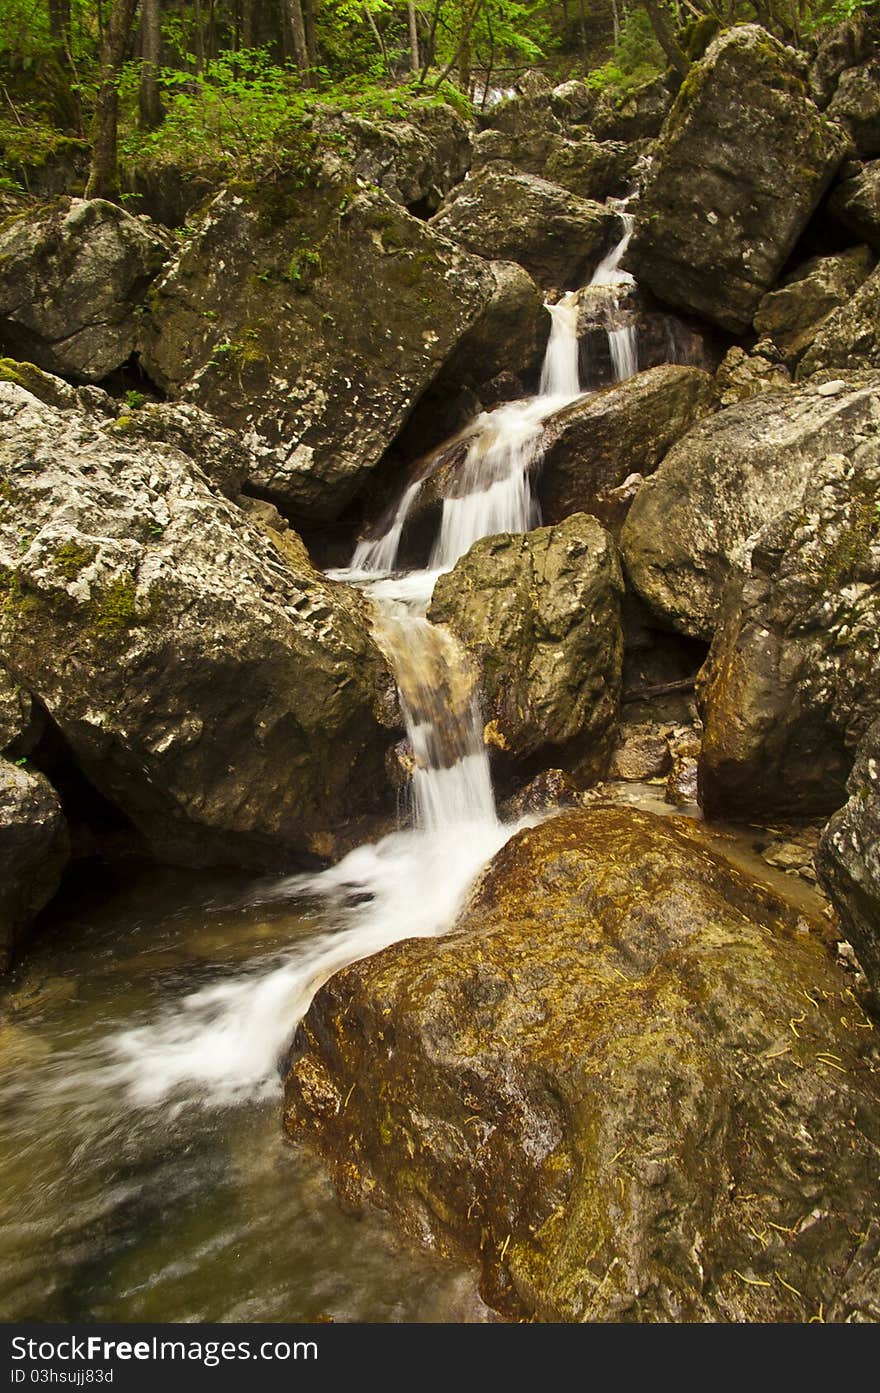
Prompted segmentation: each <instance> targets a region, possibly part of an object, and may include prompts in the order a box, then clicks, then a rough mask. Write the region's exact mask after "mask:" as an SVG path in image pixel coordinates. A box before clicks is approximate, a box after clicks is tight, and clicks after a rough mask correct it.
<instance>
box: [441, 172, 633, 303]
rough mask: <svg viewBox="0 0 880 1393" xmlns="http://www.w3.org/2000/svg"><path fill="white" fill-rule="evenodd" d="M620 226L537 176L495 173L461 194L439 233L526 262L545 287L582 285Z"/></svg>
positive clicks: (446, 208)
mask: <svg viewBox="0 0 880 1393" xmlns="http://www.w3.org/2000/svg"><path fill="white" fill-rule="evenodd" d="M617 225H618V219H617V216H616V214H615V213H614V212H612V211H610V210H608V209H607V208H604V207H603V206H602V205H601V204H598V203H592V202H590V201H589V200H588V199H585V198H578V196H577V195H576V194H572V193H569V192H568V191H567V190H565V189H562V188H560V187H559V186H558V185H557V184H551V183H549V182H548V180H546V179H539V178H537V177H536V176H535V175H530V174H503V173H497V172H496V171H495V170H494V169H492V168H491V167H490V168H488V169H485V170H483V171H482V172H481V173H479V174H476V175H474V176H473V178H471V179H468V180H466V182H465V183H464V184H462V185H460V186H459V188H457V189H455V190H454V192H453V193H452V195H451V196H450V198H448V199H447V201H446V202H445V203H444V204H443V206H442V207H441V209H440V211H439V213H437V215H436V217H434V218H432V219H431V227H432V228H433V229H434V231H435V232H438V233H441V234H442V235H443V236H444V237H450V238H452V239H453V240H454V241H456V242H459V243H460V244H461V245H462V246H463V247H466V248H467V250H468V251H470V252H474V253H476V254H477V255H478V256H485V257H488V258H490V259H491V260H500V261H518V262H519V264H520V265H521V266H524V267H525V268H526V270H527V271H528V272H529V274H530V275H531V276H533V277H534V279H535V280H536V281H537V282H538V284H539V285H542V286H545V287H547V286H555V287H558V288H560V289H569V288H572V287H575V286H578V285H581V284H582V283H583V282H584V281H585V280H586V279H587V278H588V274H589V272H590V271H591V270H592V269H593V267H594V266H595V265H596V264H597V263H598V261H599V260H600V258H601V255H602V253H603V252H604V250H605V249H606V247H607V245H608V244H609V242H610V241H611V240H612V238H613V235H614V231H615V228H616V226H617Z"/></svg>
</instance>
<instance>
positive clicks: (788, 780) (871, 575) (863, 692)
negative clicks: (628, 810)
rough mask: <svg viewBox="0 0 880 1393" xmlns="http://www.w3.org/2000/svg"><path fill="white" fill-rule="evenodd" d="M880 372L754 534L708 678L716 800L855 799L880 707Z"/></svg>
mask: <svg viewBox="0 0 880 1393" xmlns="http://www.w3.org/2000/svg"><path fill="white" fill-rule="evenodd" d="M878 387H880V382H878V381H877V380H876V379H875V384H874V389H873V392H872V395H871V398H870V406H871V412H870V414H869V415H863V414H862V413H859V415H858V417H854V416H851V417H850V429H851V437H850V440H849V441H848V453H847V454H844V453H842V452H841V453H835V452H834V451H833V447H832V446H829V448H828V453H827V455H825V457H824V458H818V459H817V460H816V461H815V464H814V468H813V469H812V470H811V473H810V479H809V483H808V487H807V489H806V491H805V493H804V494H803V496H802V497H801V498H800V499H797V497H796V496H795V497H794V498H793V499H792V500H791V502H790V504H789V507H788V508H787V509H786V510H785V512H784V513H783V514H782V516H780V517H778V518H777V519H776V520H774V521H773V522H770V523H768V524H767V526H766V527H764V528H763V529H762V530H761V531H760V532H759V533H758V535H757V537H755V538H753V541H752V547H751V557H750V559H749V560H747V561H745V562H744V564H743V570H742V573H741V574H739V575H736V576H734V577H733V579H732V580H731V584H730V590H729V593H728V595H727V596H726V598H725V605H724V613H723V617H722V621H721V624H720V626H719V628H718V632H717V633H716V636H715V641H714V643H713V645H712V649H711V651H710V655H709V660H708V663H707V665H706V667H705V669H704V671H703V675H702V679H701V692H700V704H701V709H702V714H703V720H704V725H705V732H704V737H703V752H702V757H701V761H700V789H701V795H702V801H703V804H704V806H705V807H706V809H707V810H708V811H710V812H712V811H721V810H725V811H727V812H735V813H748V814H749V815H752V814H759V815H763V814H768V815H770V816H776V815H778V814H780V813H787V814H792V815H795V816H801V817H804V816H809V815H810V814H812V813H816V814H821V813H828V812H831V811H832V810H833V809H834V808H838V807H840V805H841V803H842V802H843V801H844V798H845V796H846V794H845V785H846V779H847V775H848V774H849V771H850V767H851V765H852V762H853V756H854V752H855V749H856V746H857V744H858V742H859V740H860V739H861V737H862V736H863V735H864V733H865V731H866V729H867V728H868V726H869V725H870V724H871V722H872V721H873V720H874V719H875V718H876V717H878V716H880V506H878V505H880V391H878Z"/></svg>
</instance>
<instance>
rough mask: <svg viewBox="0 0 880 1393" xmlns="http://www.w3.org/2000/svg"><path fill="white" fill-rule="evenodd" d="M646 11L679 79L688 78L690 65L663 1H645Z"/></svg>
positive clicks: (658, 40)
mask: <svg viewBox="0 0 880 1393" xmlns="http://www.w3.org/2000/svg"><path fill="white" fill-rule="evenodd" d="M645 9H646V10H647V11H648V18H649V19H650V21H651V28H652V29H653V30H654V33H655V34H656V35H657V42H658V43H659V45H660V47H661V48H662V49H663V52H664V53H665V54H666V57H667V58H668V59H669V62H670V63H671V64H672V66H673V68H675V71H676V72H677V73H678V75H679V77H687V75H688V73H689V72H690V66H691V65H690V63H689V62H688V58H687V55H686V53H685V52H684V49H683V48H682V47H681V45H680V44H679V42H678V39H677V38H676V37H675V33H674V31H673V28H672V25H671V24H670V23H669V16H668V15H667V13H666V11H665V9H664V8H663V0H645Z"/></svg>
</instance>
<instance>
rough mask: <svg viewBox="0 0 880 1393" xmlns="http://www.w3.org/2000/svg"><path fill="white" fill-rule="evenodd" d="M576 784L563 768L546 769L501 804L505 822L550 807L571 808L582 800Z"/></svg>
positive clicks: (540, 811) (513, 820)
mask: <svg viewBox="0 0 880 1393" xmlns="http://www.w3.org/2000/svg"><path fill="white" fill-rule="evenodd" d="M580 797H581V796H580V793H579V791H578V788H577V786H576V784H574V783H573V782H572V780H571V779H570V778H569V777H568V775H567V774H566V773H565V772H564V771H563V770H562V769H544V770H542V771H541V773H540V774H536V775H535V777H534V778H533V779H531V780H530V781H529V783H527V784H526V786H525V788H521V789H520V790H519V791H518V792H517V793H515V794H513V796H512V797H511V798H508V799H506V800H505V802H504V803H503V804H502V806H501V815H502V817H503V818H504V820H505V822H517V821H518V820H519V819H520V818H521V817H528V816H529V815H530V814H532V813H545V812H547V810H548V808H570V807H575V806H576V805H577V804H578V803H579V802H580Z"/></svg>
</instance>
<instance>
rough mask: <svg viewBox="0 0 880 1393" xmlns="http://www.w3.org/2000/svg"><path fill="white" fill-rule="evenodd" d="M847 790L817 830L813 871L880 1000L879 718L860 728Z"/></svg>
mask: <svg viewBox="0 0 880 1393" xmlns="http://www.w3.org/2000/svg"><path fill="white" fill-rule="evenodd" d="M847 792H848V793H849V798H848V800H847V802H846V803H844V805H843V807H842V808H841V809H840V810H839V811H838V812H836V813H835V814H834V816H833V817H832V819H831V821H830V822H829V823H828V826H827V827H826V828H825V830H824V832H823V833H822V837H821V839H820V841H819V849H818V851H817V853H816V870H817V872H818V875H819V880H820V882H821V884H822V887H823V889H824V890H825V891H826V893H827V894H828V896H829V897H830V899H831V902H832V904H833V905H834V908H835V909H836V910H837V913H838V915H839V916H840V922H841V926H842V928H843V932H844V933H845V934H846V936H847V938H848V939H849V941H850V943H851V944H852V945H853V947H854V948H855V950H856V952H857V953H858V956H859V963H860V964H861V967H862V970H863V971H864V973H865V976H866V977H867V979H868V981H869V983H870V984H871V987H872V989H873V991H874V994H875V997H878V998H880V721H875V722H874V724H873V725H872V726H870V727H869V729H868V730H867V731H866V732H865V735H864V738H863V740H862V742H861V744H860V745H859V748H858V752H857V755H856V760H855V763H854V764H853V768H852V773H851V774H850V777H849V782H848V784H847Z"/></svg>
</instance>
